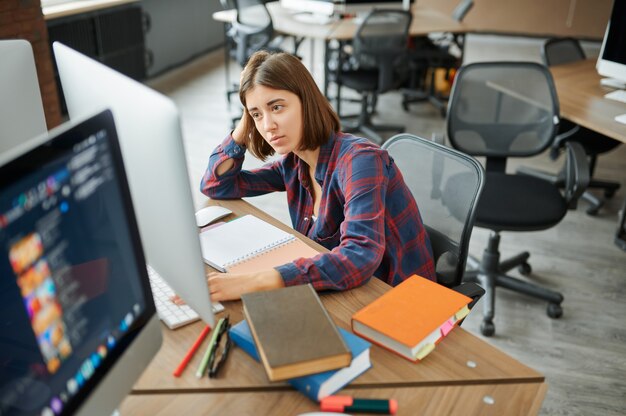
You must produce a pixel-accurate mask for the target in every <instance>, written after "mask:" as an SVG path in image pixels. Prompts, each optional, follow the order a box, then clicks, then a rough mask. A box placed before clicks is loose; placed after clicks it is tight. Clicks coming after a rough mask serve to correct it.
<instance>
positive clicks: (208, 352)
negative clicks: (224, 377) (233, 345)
mask: <svg viewBox="0 0 626 416" xmlns="http://www.w3.org/2000/svg"><path fill="white" fill-rule="evenodd" d="M222 325H224V318H220V320H219V321H218V322H217V325H215V329H214V330H213V333H212V334H211V339H210V340H209V346H208V347H207V349H206V352H205V353H204V356H203V357H202V361H200V366H198V371H196V377H198V378H202V375H203V374H204V373H205V372H206V369H207V365H208V364H209V358H210V357H211V354H212V352H213V350H214V349H215V345H216V342H215V341H217V335H218V334H219V333H220V331H221V330H222Z"/></svg>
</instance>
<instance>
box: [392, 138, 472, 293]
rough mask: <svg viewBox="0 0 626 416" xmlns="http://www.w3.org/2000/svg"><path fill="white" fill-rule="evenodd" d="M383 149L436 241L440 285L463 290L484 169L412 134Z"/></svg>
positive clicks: (457, 154) (461, 155)
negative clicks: (394, 165) (396, 169)
mask: <svg viewBox="0 0 626 416" xmlns="http://www.w3.org/2000/svg"><path fill="white" fill-rule="evenodd" d="M382 147H383V149H387V151H388V152H389V154H390V155H391V157H392V158H393V160H394V162H395V164H396V165H397V166H398V168H399V169H400V172H402V175H403V177H404V181H405V182H406V184H407V185H408V187H409V189H410V190H411V193H412V194H413V196H414V197H415V200H416V201H417V204H418V206H419V210H420V213H421V215H422V220H423V222H424V225H425V226H426V228H427V230H428V234H429V236H430V241H431V244H432V248H433V254H434V257H435V265H436V272H437V280H438V282H439V283H441V284H443V285H445V286H447V287H455V286H458V285H459V284H460V283H461V280H462V278H463V272H464V270H465V263H466V260H467V255H468V246H469V240H470V235H471V233H472V228H473V225H474V216H475V212H476V205H477V202H478V199H479V196H480V194H481V192H482V188H483V183H484V171H483V168H482V166H481V165H480V164H479V163H478V162H477V161H476V160H475V159H474V158H472V157H470V156H468V155H466V154H463V153H461V152H458V151H456V150H454V149H450V148H448V147H445V146H442V145H439V144H437V143H434V142H431V141H428V140H425V139H422V138H420V137H417V136H414V135H411V134H398V135H396V136H394V137H392V138H390V139H389V140H388V141H386V142H385V143H384V144H383V146H382ZM459 178H461V180H459ZM460 182H462V184H461V183H460Z"/></svg>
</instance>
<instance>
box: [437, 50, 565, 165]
mask: <svg viewBox="0 0 626 416" xmlns="http://www.w3.org/2000/svg"><path fill="white" fill-rule="evenodd" d="M451 95H452V99H451V100H450V102H449V106H448V123H447V124H448V137H449V138H450V141H451V142H452V145H453V146H454V147H455V148H457V149H459V150H461V151H463V152H465V153H468V154H470V155H474V156H487V157H494V159H495V158H499V157H507V156H520V157H525V156H533V155H536V154H538V153H541V152H542V151H543V150H545V149H546V148H547V147H548V146H549V145H550V144H551V142H552V140H553V138H554V135H555V133H556V131H557V127H558V114H559V109H558V100H557V97H556V92H555V88H554V83H553V81H552V76H551V75H550V72H549V71H548V69H547V68H546V67H544V66H543V65H540V64H537V63H533V62H481V63H475V64H470V65H467V66H464V67H462V68H461V69H460V70H459V72H458V73H457V76H456V79H455V84H454V86H453V90H452V94H451ZM488 169H489V167H488ZM502 170H503V169H502Z"/></svg>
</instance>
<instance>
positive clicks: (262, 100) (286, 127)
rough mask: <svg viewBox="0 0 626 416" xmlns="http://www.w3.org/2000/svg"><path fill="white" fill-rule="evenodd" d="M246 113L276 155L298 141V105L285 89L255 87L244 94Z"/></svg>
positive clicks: (295, 144)
mask: <svg viewBox="0 0 626 416" xmlns="http://www.w3.org/2000/svg"><path fill="white" fill-rule="evenodd" d="M246 106H247V110H248V113H249V114H250V116H251V117H252V120H254V124H255V126H256V128H257V130H258V131H259V133H260V134H261V136H263V138H264V139H265V141H266V142H267V143H268V144H269V145H270V146H272V148H273V149H274V151H276V153H278V154H280V155H285V154H287V153H289V152H293V151H297V150H298V149H299V148H300V143H301V142H302V102H301V101H300V98H298V96H297V95H296V94H294V93H292V92H290V91H287V90H275V89H273V88H269V87H265V86H263V85H256V86H255V87H254V88H252V89H251V90H250V91H248V93H247V94H246Z"/></svg>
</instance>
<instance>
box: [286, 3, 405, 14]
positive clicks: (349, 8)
mask: <svg viewBox="0 0 626 416" xmlns="http://www.w3.org/2000/svg"><path fill="white" fill-rule="evenodd" d="M414 1H415V0H281V1H280V5H281V7H283V8H284V9H287V10H291V11H294V12H296V13H297V12H304V13H311V14H317V15H322V16H332V15H333V14H335V15H343V14H361V13H367V12H369V11H370V10H372V9H375V8H376V9H383V8H387V9H405V10H409V9H410V5H411V3H413V2H414Z"/></svg>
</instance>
